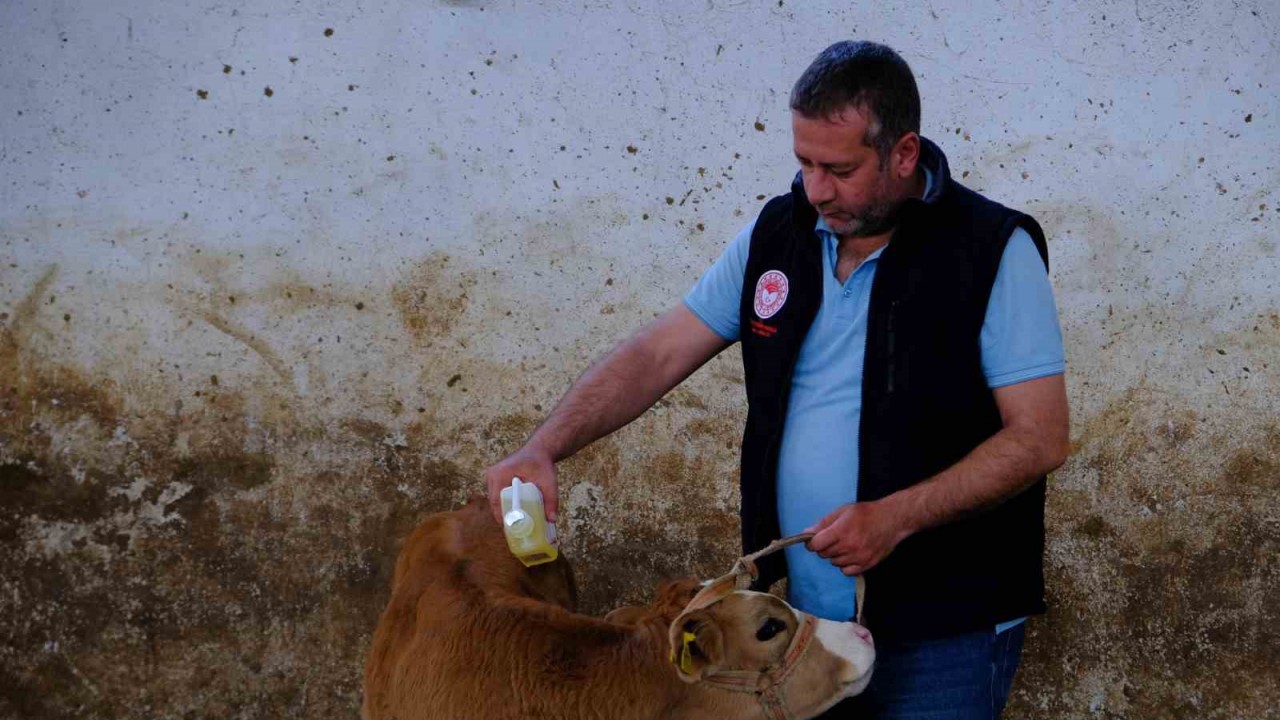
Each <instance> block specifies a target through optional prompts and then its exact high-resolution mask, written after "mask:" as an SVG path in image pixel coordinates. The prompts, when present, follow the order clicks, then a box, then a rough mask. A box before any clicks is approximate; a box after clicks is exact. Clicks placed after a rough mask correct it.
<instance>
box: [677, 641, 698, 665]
mask: <svg viewBox="0 0 1280 720" xmlns="http://www.w3.org/2000/svg"><path fill="white" fill-rule="evenodd" d="M697 639H698V636H697V635H694V634H693V633H691V632H686V633H685V634H684V645H683V647H682V648H681V650H680V672H683V673H685V674H686V675H691V674H693V655H692V654H691V653H690V652H689V643H691V642H693V641H694V640H697Z"/></svg>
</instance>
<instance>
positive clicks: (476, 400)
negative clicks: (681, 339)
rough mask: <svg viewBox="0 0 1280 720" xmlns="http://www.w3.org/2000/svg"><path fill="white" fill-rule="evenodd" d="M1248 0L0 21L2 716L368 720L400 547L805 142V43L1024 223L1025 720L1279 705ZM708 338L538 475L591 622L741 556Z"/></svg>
mask: <svg viewBox="0 0 1280 720" xmlns="http://www.w3.org/2000/svg"><path fill="white" fill-rule="evenodd" d="M1278 34H1280V11H1278V10H1277V8H1276V6H1275V5H1274V4H1272V3H1267V2H1262V1H1261V0H1259V1H1256V2H1233V3H1190V2H1151V3H1147V2H1139V3H1130V2H1124V3H1120V2H1103V3H1071V2H1023V3H1014V4H1012V5H1006V6H1004V7H1002V8H996V7H994V6H979V7H971V6H970V5H969V4H967V3H960V2H950V1H949V0H948V1H942V0H936V1H934V2H930V3H925V4H917V3H896V2H895V3H878V4H861V3H859V4H851V3H835V2H806V3H799V2H792V1H791V0H784V1H782V2H767V3H741V2H739V3H731V2H723V1H717V0H701V1H700V2H680V3H674V2H664V3H652V2H639V1H633V2H630V3H627V2H608V3H606V2H591V1H586V2H577V3H573V4H571V5H566V4H564V3H556V2H537V1H530V2H519V3H515V2H503V1H499V0H495V1H493V2H485V1H483V0H478V1H465V0H455V1H443V2H434V3H418V2H404V1H401V0H391V1H389V2H385V3H344V2H333V1H327V0H320V1H317V2H310V3H290V2H283V1H281V0H261V1H260V2H257V3H252V4H250V3H221V2H203V3H202V2H192V1H189V0H184V1H182V2H156V1H145V2H133V3H127V4H115V3H96V2H87V1H85V0H62V1H59V2H45V1H40V2H36V1H34V0H12V1H11V2H6V3H4V4H3V5H0V47H2V48H4V51H3V52H0V98H3V102H0V540H2V543H0V637H3V638H4V642H3V643H0V716H3V717H95V718H109V717H242V718H266V717H291V716H301V715H304V714H305V715H306V716H308V717H351V716H353V714H354V713H355V712H356V708H357V707H358V702H359V689H360V686H359V674H360V668H361V665H362V663H363V654H364V652H365V650H366V645H367V642H368V639H369V636H370V633H371V630H372V627H373V624H374V622H375V621H376V617H377V613H378V612H379V611H380V609H381V604H382V603H383V602H385V599H386V595H387V592H388V586H389V577H390V571H391V567H392V563H393V561H394V554H395V551H396V547H397V542H398V540H399V539H400V538H402V537H403V536H404V535H405V534H406V533H407V532H408V531H409V530H410V529H411V528H412V527H413V525H414V524H415V522H416V521H417V520H418V519H419V518H420V517H422V516H423V515H424V514H426V513H429V512H432V511H436V510H441V509H446V508H450V507H453V506H456V505H457V504H459V503H461V502H462V501H464V500H465V499H466V498H467V497H468V496H469V495H470V494H473V493H476V492H479V491H480V490H481V489H482V486H481V481H480V475H481V472H482V470H483V468H484V467H485V466H486V465H487V464H489V463H491V462H493V461H494V460H496V459H497V458H499V457H501V456H502V455H503V454H504V453H506V452H508V451H510V450H512V449H514V448H515V447H517V446H518V444H519V443H520V441H521V440H522V439H523V438H524V437H525V436H526V435H527V434H528V432H529V431H530V430H531V429H532V428H533V427H534V426H535V425H536V423H537V422H538V421H539V419H540V418H541V417H543V416H544V415H545V413H546V412H547V411H548V410H549V409H550V408H551V406H552V405H553V404H554V402H555V400H556V399H557V398H558V397H559V395H560V393H561V392H562V391H563V390H564V389H565V388H566V387H567V385H568V384H569V383H570V382H571V381H572V379H573V378H574V377H575V376H576V375H577V374H578V373H579V372H580V371H581V370H582V369H583V368H584V367H585V366H586V365H587V364H588V363H589V362H590V361H591V359H592V358H594V357H596V356H597V355H598V354H600V353H601V352H603V351H604V350H605V349H607V348H608V347H609V346H610V345H611V344H612V343H614V342H616V341H617V340H618V339H620V338H622V337H625V336H626V335H627V334H628V333H629V332H631V331H632V330H634V329H635V328H636V327H638V326H639V325H640V324H642V323H644V322H645V321H647V320H648V319H650V318H652V317H653V316H654V315H655V314H656V313H659V312H661V311H662V310H664V309H665V308H667V307H669V306H670V305H672V304H673V303H675V302H677V301H678V300H679V298H680V296H681V295H682V294H683V293H684V292H685V291H686V290H687V289H688V288H689V286H690V285H691V284H692V282H693V281H694V280H695V279H696V277H697V276H698V274H699V273H700V272H701V270H702V268H704V267H705V266H706V265H707V264H708V263H709V262H710V261H711V260H713V259H714V258H715V257H716V256H717V255H718V253H719V252H720V250H721V249H722V247H723V246H724V244H725V243H726V242H727V241H728V240H729V238H731V237H732V236H733V234H734V233H735V232H736V231H737V230H738V229H739V228H740V227H741V226H742V225H743V224H744V223H745V222H746V221H747V220H749V219H750V218H751V217H752V216H753V214H754V213H755V212H757V211H758V209H759V207H760V205H761V200H762V199H763V198H766V197H769V196H772V195H774V194H777V193H779V192H782V191H784V190H785V188H786V186H787V183H788V181H789V179H790V177H791V174H792V173H793V172H794V160H793V159H792V158H791V156H790V134H789V116H788V112H787V107H786V96H787V91H788V89H789V87H790V84H791V82H792V81H793V80H794V78H795V77H796V76H797V75H798V74H799V72H800V71H801V70H802V69H803V68H804V66H805V65H806V64H807V63H808V61H809V60H810V59H811V58H812V56H813V55H814V54H816V53H817V51H818V50H820V49H821V48H822V47H824V46H825V45H826V44H828V43H829V42H832V41H835V40H837V39H842V38H846V37H861V38H870V39H876V40H880V41H883V42H886V43H889V44H890V45H893V46H895V47H897V48H898V49H900V50H901V51H902V52H903V54H904V56H905V57H906V58H907V59H908V61H909V62H911V64H912V65H913V67H914V69H915V70H916V73H917V75H918V78H919V82H920V87H921V91H922V95H923V97H924V134H925V135H926V136H929V137H931V138H933V139H935V140H936V141H938V142H939V143H940V144H941V145H942V146H943V148H944V149H945V150H946V152H947V153H948V155H949V157H950V161H951V165H952V168H953V171H954V172H955V173H956V174H957V175H959V176H960V177H962V178H963V181H964V182H966V183H967V184H969V185H971V186H972V187H974V188H976V189H978V190H980V191H982V192H984V193H987V194H988V195H990V196H992V197H995V198H997V199H1000V200H1001V201H1003V202H1005V203H1006V204H1009V205H1012V206H1015V207H1021V208H1023V209H1026V210H1027V211H1029V212H1031V213H1033V214H1034V215H1036V216H1037V217H1038V218H1039V219H1040V221H1041V222H1042V224H1043V225H1044V226H1045V228H1046V231H1047V233H1048V236H1049V243H1050V254H1051V257H1052V264H1053V270H1052V277H1053V282H1054V286H1055V289H1056V293H1057V298H1058V303H1059V306H1060V311H1061V317H1062V325H1063V331H1064V336H1065V339H1066V346H1067V356H1068V357H1067V362H1068V373H1069V374H1068V381H1069V386H1070V397H1071V402H1072V409H1073V414H1074V417H1073V424H1072V438H1073V446H1074V453H1073V456H1072V458H1071V460H1070V461H1069V462H1068V463H1067V464H1066V466H1064V467H1063V468H1062V469H1061V470H1060V471H1059V472H1057V473H1056V474H1055V476H1054V477H1053V478H1052V481H1051V485H1050V492H1049V500H1048V503H1049V505H1048V513H1049V541H1048V551H1047V562H1048V574H1049V593H1050V601H1051V604H1052V610H1051V612H1050V614H1049V615H1048V616H1046V617H1044V618H1040V619H1037V620H1035V621H1033V622H1032V624H1031V625H1030V629H1031V633H1030V639H1029V645H1028V656H1027V658H1026V661H1025V664H1024V668H1023V671H1022V673H1021V675H1020V676H1019V679H1018V682H1017V685H1016V687H1015V693H1014V698H1013V705H1012V708H1011V711H1010V715H1012V716H1014V717H1028V718H1092V717H1115V718H1125V717H1128V718H1259V717H1275V716H1276V715H1275V712H1276V710H1275V707H1276V698H1277V697H1280V687H1278V685H1280V641H1278V640H1277V634H1276V630H1275V627H1276V623H1277V619H1278V618H1277V612H1278V611H1280V597H1278V595H1277V574H1278V572H1280V567H1278V563H1277V559H1276V558H1277V554H1278V552H1277V551H1278V550H1280V525H1278V524H1277V523H1278V520H1277V518H1280V498H1278V496H1277V484H1278V483H1277V480H1278V479H1280V419H1278V418H1280V412H1278V411H1280V400H1278V398H1280V380H1278V379H1277V378H1278V377H1280V372H1278V371H1280V288H1278V287H1277V284H1276V283H1277V278H1278V277H1280V262H1278V260H1277V227H1278V226H1280V197H1278V196H1277V191H1276V190H1275V188H1276V186H1277V181H1278V180H1280V172H1278V166H1277V157H1280V129H1278V127H1277V123H1278V122H1280V101H1278V100H1277V97H1280V94H1278V93H1277V92H1276V88H1275V86H1274V78H1275V77H1276V75H1277V71H1280V51H1278V50H1277V41H1276V37H1277V36H1278ZM741 379H742V375H741V369H740V364H739V360H738V356H737V353H736V351H735V350H730V351H729V352H727V353H726V354H725V355H724V356H722V357H720V358H718V359H716V360H714V361H713V362H711V363H710V364H709V365H708V366H706V367H705V368H704V369H702V370H701V371H699V372H698V373H697V374H696V375H695V376H694V377H693V378H692V379H691V380H690V381H689V382H687V383H686V384H685V385H684V386H682V387H681V388H680V389H678V390H676V391H675V392H673V393H672V394H671V395H670V396H668V397H667V398H666V399H664V400H663V401H662V402H661V403H659V405H658V406H657V407H656V408H654V409H653V410H651V411H650V412H649V413H647V414H646V415H645V416H643V417H642V418H641V419H640V420H639V421H637V422H636V423H635V424H633V425H632V426H630V427H629V428H627V429H626V430H624V431H622V432H620V433H619V434H617V435H616V436H614V437H612V438H610V439H607V440H605V441H602V442H600V443H598V444H597V445H595V446H593V447H591V448H589V449H588V450H586V451H584V452H583V453H582V454H580V455H579V456H578V457H577V458H574V459H573V460H571V461H569V462H567V463H566V464H564V466H563V467H562V475H561V477H562V482H563V486H562V488H563V496H564V517H565V520H564V522H562V533H563V534H564V536H565V546H566V550H567V552H568V553H569V554H570V555H571V556H572V557H573V558H575V562H576V565H577V569H578V573H579V580H580V583H581V585H582V588H583V602H584V609H586V610H588V611H591V612H603V611H605V610H607V609H608V608H609V607H610V606H612V605H614V604H617V603H621V602H624V601H637V600H641V599H643V598H644V597H645V596H646V595H647V593H648V591H649V588H651V587H652V585H653V583H654V582H655V581H656V580H658V579H659V578H661V577H664V576H674V575H684V574H690V573H694V574H698V575H702V576H711V575H715V574H719V573H720V572H723V570H724V569H726V568H727V567H728V564H729V563H730V562H731V561H732V559H733V557H734V556H735V552H736V550H737V542H736V537H737V519H736V508H737V489H736V462H737V458H736V448H737V443H738V439H739V436H740V428H741V422H742V419H743V414H744V401H743V394H742V391H741V385H740V383H741Z"/></svg>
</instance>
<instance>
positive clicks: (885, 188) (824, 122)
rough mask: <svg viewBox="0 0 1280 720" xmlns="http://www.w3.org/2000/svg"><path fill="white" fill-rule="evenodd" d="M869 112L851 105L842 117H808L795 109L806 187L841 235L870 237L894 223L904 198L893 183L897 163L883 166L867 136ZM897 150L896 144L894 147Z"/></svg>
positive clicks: (793, 120) (793, 118)
mask: <svg viewBox="0 0 1280 720" xmlns="http://www.w3.org/2000/svg"><path fill="white" fill-rule="evenodd" d="M867 120H868V115H867V113H866V112H865V111H863V110H860V109H855V108H853V107H850V108H848V109H847V110H845V111H844V112H843V113H841V114H840V115H839V116H838V117H833V118H826V119H824V118H808V117H805V116H803V115H801V114H799V113H797V112H794V111H793V112H792V113H791V133H792V141H793V144H794V146H795V153H796V159H797V160H799V161H800V170H801V174H802V175H803V177H804V192H805V194H806V195H808V196H809V202H810V203H812V204H813V206H814V207H815V208H817V210H818V212H819V213H821V214H822V218H823V219H824V220H826V222H827V225H828V227H830V228H831V229H832V230H833V231H834V232H835V233H836V234H837V235H840V236H846V237H866V236H870V235H879V234H881V233H884V232H886V231H888V230H889V229H890V227H892V224H893V218H892V216H893V212H894V210H895V209H896V208H897V206H898V204H899V203H900V202H901V201H902V199H903V198H902V196H901V189H900V184H896V183H895V182H894V171H895V170H896V168H895V166H894V163H893V162H892V154H891V158H890V159H891V162H890V163H889V167H881V165H882V163H881V162H880V156H879V155H878V154H877V153H876V151H875V148H873V147H871V146H869V145H866V144H865V143H864V142H863V140H864V139H865V138H866V134H867ZM895 150H896V148H895Z"/></svg>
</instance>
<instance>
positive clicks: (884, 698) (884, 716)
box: [820, 623, 1026, 720]
mask: <svg viewBox="0 0 1280 720" xmlns="http://www.w3.org/2000/svg"><path fill="white" fill-rule="evenodd" d="M1025 634H1026V623H1023V624H1021V625H1018V626H1017V627H1013V628H1009V629H1008V630H1005V631H1004V632H1002V633H999V634H996V632H995V630H994V629H992V630H988V631H983V632H975V633H969V634H967V635H956V636H954V637H948V638H942V639H939V640H921V641H915V642H903V643H896V644H893V645H889V646H888V647H881V646H880V644H879V643H877V645H876V667H875V674H874V675H872V676H871V684H870V685H868V686H867V689H866V690H865V691H863V692H862V694H860V695H858V696H856V697H852V698H849V699H848V700H845V701H844V702H842V703H840V704H839V705H836V706H835V707H833V708H831V709H830V710H828V711H827V712H825V713H823V714H822V715H821V717H820V720H873V719H874V720H995V719H996V718H999V717H1000V713H1001V712H1002V711H1003V710H1004V703H1005V700H1006V699H1008V697H1009V687H1010V685H1012V684H1013V674H1014V673H1015V672H1016V671H1017V670H1018V660H1019V659H1020V658H1021V657H1022V640H1023V637H1024V636H1025Z"/></svg>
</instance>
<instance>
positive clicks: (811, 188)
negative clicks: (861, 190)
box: [804, 169, 836, 205]
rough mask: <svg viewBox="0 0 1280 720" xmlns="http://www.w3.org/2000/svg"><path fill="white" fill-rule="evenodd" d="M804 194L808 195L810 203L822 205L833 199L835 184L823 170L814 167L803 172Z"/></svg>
mask: <svg viewBox="0 0 1280 720" xmlns="http://www.w3.org/2000/svg"><path fill="white" fill-rule="evenodd" d="M804 194H805V195H808V196H809V204H810V205H822V204H823V203H826V202H830V201H832V200H834V199H835V197H836V192H835V184H834V183H832V182H831V176H830V175H828V174H827V173H826V172H825V171H823V170H822V169H814V170H812V171H810V172H807V173H805V176H804Z"/></svg>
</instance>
